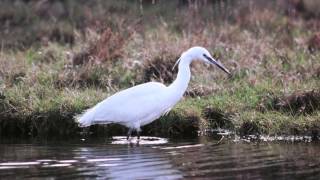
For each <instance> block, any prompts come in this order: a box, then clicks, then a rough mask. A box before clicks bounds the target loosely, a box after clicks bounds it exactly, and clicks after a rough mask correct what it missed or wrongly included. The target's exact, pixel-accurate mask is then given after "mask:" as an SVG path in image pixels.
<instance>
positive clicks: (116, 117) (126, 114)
mask: <svg viewBox="0 0 320 180" xmlns="http://www.w3.org/2000/svg"><path fill="white" fill-rule="evenodd" d="M193 60H200V61H203V62H206V63H209V64H214V65H216V66H218V67H219V68H220V69H222V70H223V71H224V72H226V73H227V74H229V75H230V72H229V71H228V70H227V69H226V68H225V67H224V66H223V65H222V64H221V63H220V62H219V61H217V60H215V59H214V58H212V56H211V55H210V53H209V52H208V51H207V50H206V49H205V48H203V47H192V48H190V49H188V50H187V51H185V52H183V53H182V55H181V57H180V58H179V59H178V60H177V62H176V63H175V65H174V67H175V66H176V65H177V64H179V71H178V75H177V78H176V79H175V81H174V82H173V83H172V84H170V85H169V86H165V85H164V84H162V83H158V82H148V83H144V84H140V85H137V86H134V87H131V88H129V89H125V90H122V91H120V92H118V93H116V94H114V95H112V96H110V97H108V98H106V99H105V100H103V101H102V102H100V103H98V104H97V105H95V106H94V107H92V108H90V109H88V110H87V111H85V112H84V113H83V114H82V115H80V116H78V117H77V121H78V122H79V124H80V126H82V127H87V126H90V125H93V124H109V123H118V124H121V125H124V126H127V127H128V128H129V131H128V135H127V138H129V136H130V135H131V132H132V130H136V131H137V135H138V139H139V138H140V136H139V132H140V131H141V129H140V127H141V126H144V125H146V124H149V123H151V122H152V121H154V120H156V119H157V118H159V117H160V116H162V115H164V114H166V113H168V112H169V111H170V110H171V109H172V107H173V106H174V105H175V104H177V102H178V101H179V100H180V99H181V98H182V96H183V94H184V92H185V91H186V89H187V87H188V83H189V81H190V76H191V72H190V63H191V62H192V61H193Z"/></svg>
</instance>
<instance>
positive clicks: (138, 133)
mask: <svg viewBox="0 0 320 180" xmlns="http://www.w3.org/2000/svg"><path fill="white" fill-rule="evenodd" d="M137 136H138V140H139V139H140V131H137Z"/></svg>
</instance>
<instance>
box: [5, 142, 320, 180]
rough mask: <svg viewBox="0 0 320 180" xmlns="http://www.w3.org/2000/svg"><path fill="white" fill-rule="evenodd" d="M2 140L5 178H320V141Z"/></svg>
mask: <svg viewBox="0 0 320 180" xmlns="http://www.w3.org/2000/svg"><path fill="white" fill-rule="evenodd" d="M144 140H145V142H143V141H141V142H140V144H139V145H137V144H136V143H135V142H134V141H132V142H133V143H132V144H128V143H123V142H124V140H123V139H121V138H118V139H116V140H113V141H106V140H97V141H88V140H86V141H80V140H79V141H71V142H61V141H58V142H50V143H48V142H46V143H39V142H32V143H21V142H20V143H12V142H11V143H4V142H2V143H0V179H27V178H32V179H37V178H40V179H53V178H59V179H60V178H62V179H78V178H81V179H91V178H92V179H203V178H204V179H205V178H207V179H320V156H319V155H320V144H319V143H302V142H300V143H292V142H272V143H270V142H260V143H255V142H251V143H247V142H244V141H239V142H233V141H229V140H223V141H222V142H221V143H220V144H217V140H214V139H210V138H199V139H195V140H184V141H174V140H169V141H168V142H167V141H166V139H159V138H158V139H157V138H151V139H147V138H145V139H144Z"/></svg>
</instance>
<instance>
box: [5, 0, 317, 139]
mask: <svg viewBox="0 0 320 180" xmlns="http://www.w3.org/2000/svg"><path fill="white" fill-rule="evenodd" d="M153 2H154V4H153ZM297 2H300V4H299V3H297ZM310 2H311V1H309V0H308V1H307V0H305V1H304V0H300V1H291V0H283V1H277V2H265V1H251V3H246V2H243V1H227V0H226V1H212V2H211V1H210V2H209V1H170V2H162V1H152V2H151V1H150V2H149V1H92V2H91V1H90V2H87V1H81V3H79V2H78V1H58V0H56V1H22V0H21V1H16V2H15V3H12V2H11V1H2V2H1V3H0V9H1V10H0V12H1V13H0V22H1V23H2V24H4V26H3V28H1V29H0V31H1V33H0V39H1V45H2V46H1V52H0V136H3V137H48V138H49V137H66V136H69V137H75V136H77V137H79V136H82V135H83V134H84V132H86V131H87V130H83V129H81V128H79V127H78V126H77V124H76V123H75V122H74V119H73V116H74V115H76V114H78V113H81V112H82V111H83V110H85V109H86V108H88V107H91V106H93V105H94V104H96V103H97V102H99V101H101V100H103V99H104V98H106V97H108V96H109V95H111V94H113V93H115V92H117V91H118V90H121V89H124V88H128V87H131V86H133V85H136V84H139V83H143V82H147V81H153V80H154V81H160V82H163V83H165V84H170V83H171V82H172V80H173V79H174V77H175V74H176V72H177V69H175V70H172V67H173V64H174V63H175V61H176V60H177V59H178V57H179V56H180V54H181V53H182V52H183V51H184V50H186V49H188V48H189V47H191V46H195V45H200V46H204V47H206V48H208V49H209V50H210V51H211V52H212V54H213V56H214V57H215V58H217V59H219V60H221V61H222V62H223V64H225V66H226V67H228V69H230V71H231V72H232V74H233V75H232V77H231V78H229V77H227V76H226V75H225V74H224V73H223V72H221V71H220V70H218V69H217V68H215V67H212V66H207V65H203V64H202V63H194V64H192V73H193V76H192V79H191V82H190V85H189V88H188V91H187V92H186V94H185V98H184V99H183V100H182V101H181V102H180V103H179V104H178V105H177V106H176V107H175V108H174V109H173V110H172V111H171V112H170V113H169V114H168V115H166V116H163V117H161V118H160V119H159V120H157V121H155V122H153V123H152V124H150V125H148V126H146V127H144V128H143V133H144V134H148V135H158V136H197V135H198V134H199V132H200V133H201V132H203V131H205V130H206V129H217V128H218V129H219V128H222V129H229V130H232V131H234V132H236V133H238V134H240V135H249V134H268V135H289V134H290V135H292V134H293V135H311V136H313V137H314V138H315V139H316V138H318V137H319V132H320V104H319V102H320V88H319V87H320V79H319V78H320V41H319V27H320V21H319V18H320V17H319V12H317V10H316V9H314V8H311V7H312V6H310V7H309V4H308V3H310ZM314 2H316V1H314ZM315 5H317V3H315ZM315 5H314V6H315ZM301 6H303V7H305V8H303V9H301V8H300V7H301ZM14 9H18V10H17V11H15V10H14ZM34 9H36V11H34ZM318 9H320V7H319V8H318ZM125 133H126V129H125V128H124V127H122V126H119V125H110V126H101V125H100V126H92V127H90V128H89V131H88V133H87V134H90V135H92V136H105V135H119V134H125Z"/></svg>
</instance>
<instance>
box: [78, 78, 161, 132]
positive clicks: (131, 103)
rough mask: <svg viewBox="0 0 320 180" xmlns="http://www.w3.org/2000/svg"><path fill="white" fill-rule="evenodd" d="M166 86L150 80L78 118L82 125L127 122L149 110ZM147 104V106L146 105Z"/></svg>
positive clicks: (120, 93)
mask: <svg viewBox="0 0 320 180" xmlns="http://www.w3.org/2000/svg"><path fill="white" fill-rule="evenodd" d="M165 88H166V86H164V85H163V84H161V83H156V82H150V83H145V84H141V85H138V86H134V87H132V88H129V89H126V90H123V91H120V92H118V93H116V94H114V95H112V96H110V97H108V98H107V99H105V100H104V101H102V102H100V103H98V104H97V105H96V106H94V107H93V108H91V109H89V110H87V111H86V112H85V113H84V114H83V116H81V117H80V119H79V120H78V121H79V122H80V124H81V125H83V126H89V125H91V124H102V123H103V124H107V123H122V122H123V123H126V122H128V121H130V119H138V118H141V117H138V116H139V115H143V112H145V111H147V109H148V108H152V107H150V104H152V103H153V104H155V103H157V101H158V98H161V97H159V96H157V95H160V94H161V93H163V92H164V90H165ZM144 106H145V107H144Z"/></svg>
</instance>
